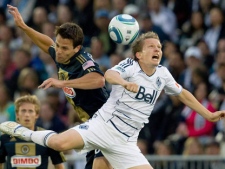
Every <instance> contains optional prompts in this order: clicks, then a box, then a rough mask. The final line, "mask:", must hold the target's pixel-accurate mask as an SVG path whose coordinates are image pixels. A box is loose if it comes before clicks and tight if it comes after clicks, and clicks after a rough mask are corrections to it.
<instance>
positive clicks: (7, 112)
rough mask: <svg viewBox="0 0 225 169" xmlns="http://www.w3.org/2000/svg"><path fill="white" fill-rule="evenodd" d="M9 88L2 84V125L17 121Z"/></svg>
mask: <svg viewBox="0 0 225 169" xmlns="http://www.w3.org/2000/svg"><path fill="white" fill-rule="evenodd" d="M9 90H10V89H9V88H8V87H7V86H6V85H5V84H4V83H1V84H0V96H1V97H0V123H2V122H5V121H15V120H16V116H15V106H14V103H13V101H12V100H11V98H10V92H9Z"/></svg>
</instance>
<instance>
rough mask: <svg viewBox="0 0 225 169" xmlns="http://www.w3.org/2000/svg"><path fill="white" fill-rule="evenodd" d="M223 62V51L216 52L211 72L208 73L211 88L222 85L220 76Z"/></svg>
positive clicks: (224, 62)
mask: <svg viewBox="0 0 225 169" xmlns="http://www.w3.org/2000/svg"><path fill="white" fill-rule="evenodd" d="M224 64H225V51H221V52H218V53H217V55H216V58H215V62H214V64H213V67H212V68H213V72H212V73H211V74H210V75H209V83H210V84H211V85H212V87H213V88H215V89H216V88H217V89H218V88H221V87H222V79H221V78H222V77H223V76H224V69H223V65H224Z"/></svg>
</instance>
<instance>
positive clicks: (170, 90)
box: [164, 68, 183, 95]
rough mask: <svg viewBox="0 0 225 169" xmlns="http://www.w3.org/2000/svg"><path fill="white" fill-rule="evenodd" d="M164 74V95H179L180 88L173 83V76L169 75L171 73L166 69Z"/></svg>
mask: <svg viewBox="0 0 225 169" xmlns="http://www.w3.org/2000/svg"><path fill="white" fill-rule="evenodd" d="M164 73H165V81H166V84H165V87H164V91H165V93H166V94H168V95H178V94H180V93H181V91H182V89H183V88H182V86H181V85H180V84H178V83H177V82H176V81H175V79H174V78H173V76H172V75H171V73H170V72H169V70H168V69H167V68H164Z"/></svg>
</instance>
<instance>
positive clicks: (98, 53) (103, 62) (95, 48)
mask: <svg viewBox="0 0 225 169" xmlns="http://www.w3.org/2000/svg"><path fill="white" fill-rule="evenodd" d="M90 53H91V55H92V58H93V59H94V61H95V62H96V63H98V64H99V65H100V68H101V69H102V70H103V72H105V70H107V69H109V68H110V59H109V56H108V55H106V54H105V53H104V43H103V42H102V41H101V40H100V39H99V38H97V37H92V38H91V48H90Z"/></svg>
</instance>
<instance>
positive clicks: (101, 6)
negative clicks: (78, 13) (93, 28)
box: [93, 0, 112, 13]
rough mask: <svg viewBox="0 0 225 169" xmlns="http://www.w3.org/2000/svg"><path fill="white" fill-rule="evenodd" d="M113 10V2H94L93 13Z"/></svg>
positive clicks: (109, 0)
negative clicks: (101, 10)
mask: <svg viewBox="0 0 225 169" xmlns="http://www.w3.org/2000/svg"><path fill="white" fill-rule="evenodd" d="M111 8H112V5H111V0H104V1H103V0H94V2H93V11H94V13H95V12H96V11H98V10H100V9H106V10H108V11H110V10H111Z"/></svg>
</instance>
